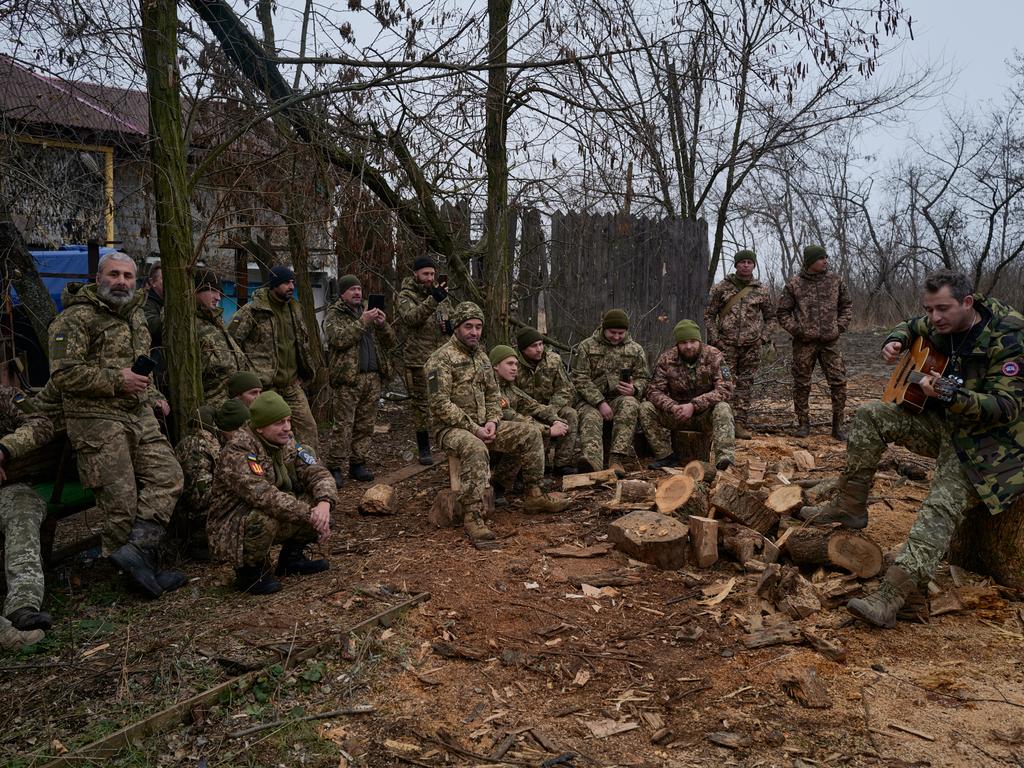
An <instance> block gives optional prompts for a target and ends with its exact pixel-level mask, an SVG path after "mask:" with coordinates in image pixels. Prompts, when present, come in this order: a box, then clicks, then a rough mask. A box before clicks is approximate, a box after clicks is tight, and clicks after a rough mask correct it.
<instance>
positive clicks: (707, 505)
mask: <svg viewBox="0 0 1024 768" xmlns="http://www.w3.org/2000/svg"><path fill="white" fill-rule="evenodd" d="M710 512H711V489H710V488H709V487H708V486H707V485H706V484H704V483H696V484H695V485H694V486H693V493H692V494H690V498H689V499H687V500H686V503H685V504H683V505H682V506H680V507H678V508H677V509H676V510H675V512H673V513H672V514H673V515H675V516H676V517H678V518H679V519H680V520H686V518H688V517H689V516H690V515H696V516H697V517H708V515H709V513H710Z"/></svg>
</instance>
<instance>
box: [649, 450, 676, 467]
mask: <svg viewBox="0 0 1024 768" xmlns="http://www.w3.org/2000/svg"><path fill="white" fill-rule="evenodd" d="M678 463H679V457H678V456H676V454H675V451H673V452H672V453H670V454H669V455H668V456H664V457H662V458H660V459H655V460H654V461H652V462H651V463H650V464H648V465H647V468H648V469H661V468H662V467H674V466H675V465H676V464H678Z"/></svg>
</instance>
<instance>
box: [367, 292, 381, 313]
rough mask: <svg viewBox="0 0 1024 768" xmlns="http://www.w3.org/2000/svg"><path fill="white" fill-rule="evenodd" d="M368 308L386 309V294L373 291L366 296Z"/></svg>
mask: <svg viewBox="0 0 1024 768" xmlns="http://www.w3.org/2000/svg"><path fill="white" fill-rule="evenodd" d="M366 308H367V309H379V310H380V311H381V312H383V311H384V294H383V293H371V294H369V295H368V296H367V297H366Z"/></svg>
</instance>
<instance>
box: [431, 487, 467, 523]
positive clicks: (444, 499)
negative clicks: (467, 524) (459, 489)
mask: <svg viewBox="0 0 1024 768" xmlns="http://www.w3.org/2000/svg"><path fill="white" fill-rule="evenodd" d="M458 498H459V495H458V494H457V493H456V492H455V491H453V490H451V489H450V488H444V489H442V490H440V491H438V492H437V495H436V496H435V497H434V503H433V504H431V505H430V512H429V513H427V519H428V520H430V522H432V523H433V524H434V525H436V526H437V527H438V528H457V527H458V526H460V525H462V505H461V504H459V501H458Z"/></svg>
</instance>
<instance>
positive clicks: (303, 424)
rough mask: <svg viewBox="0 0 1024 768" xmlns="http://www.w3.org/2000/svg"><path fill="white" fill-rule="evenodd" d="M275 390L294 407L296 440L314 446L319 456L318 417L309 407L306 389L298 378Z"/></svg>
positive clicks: (293, 421)
mask: <svg viewBox="0 0 1024 768" xmlns="http://www.w3.org/2000/svg"><path fill="white" fill-rule="evenodd" d="M274 391H275V392H277V394H279V395H280V396H281V397H282V398H283V399H284V401H285V402H286V403H288V406H289V407H290V408H291V409H292V434H293V435H295V442H297V443H301V444H302V445H305V446H308V447H309V448H312V449H313V453H314V454H316V455H317V456H319V455H320V435H319V434H318V433H317V428H316V419H314V418H313V411H311V410H310V408H309V400H308V399H307V398H306V390H304V389H303V388H302V385H301V384H300V383H299V382H298V380H296V381H293V382H292V383H291V384H288V385H287V386H284V387H276V388H275V389H274Z"/></svg>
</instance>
